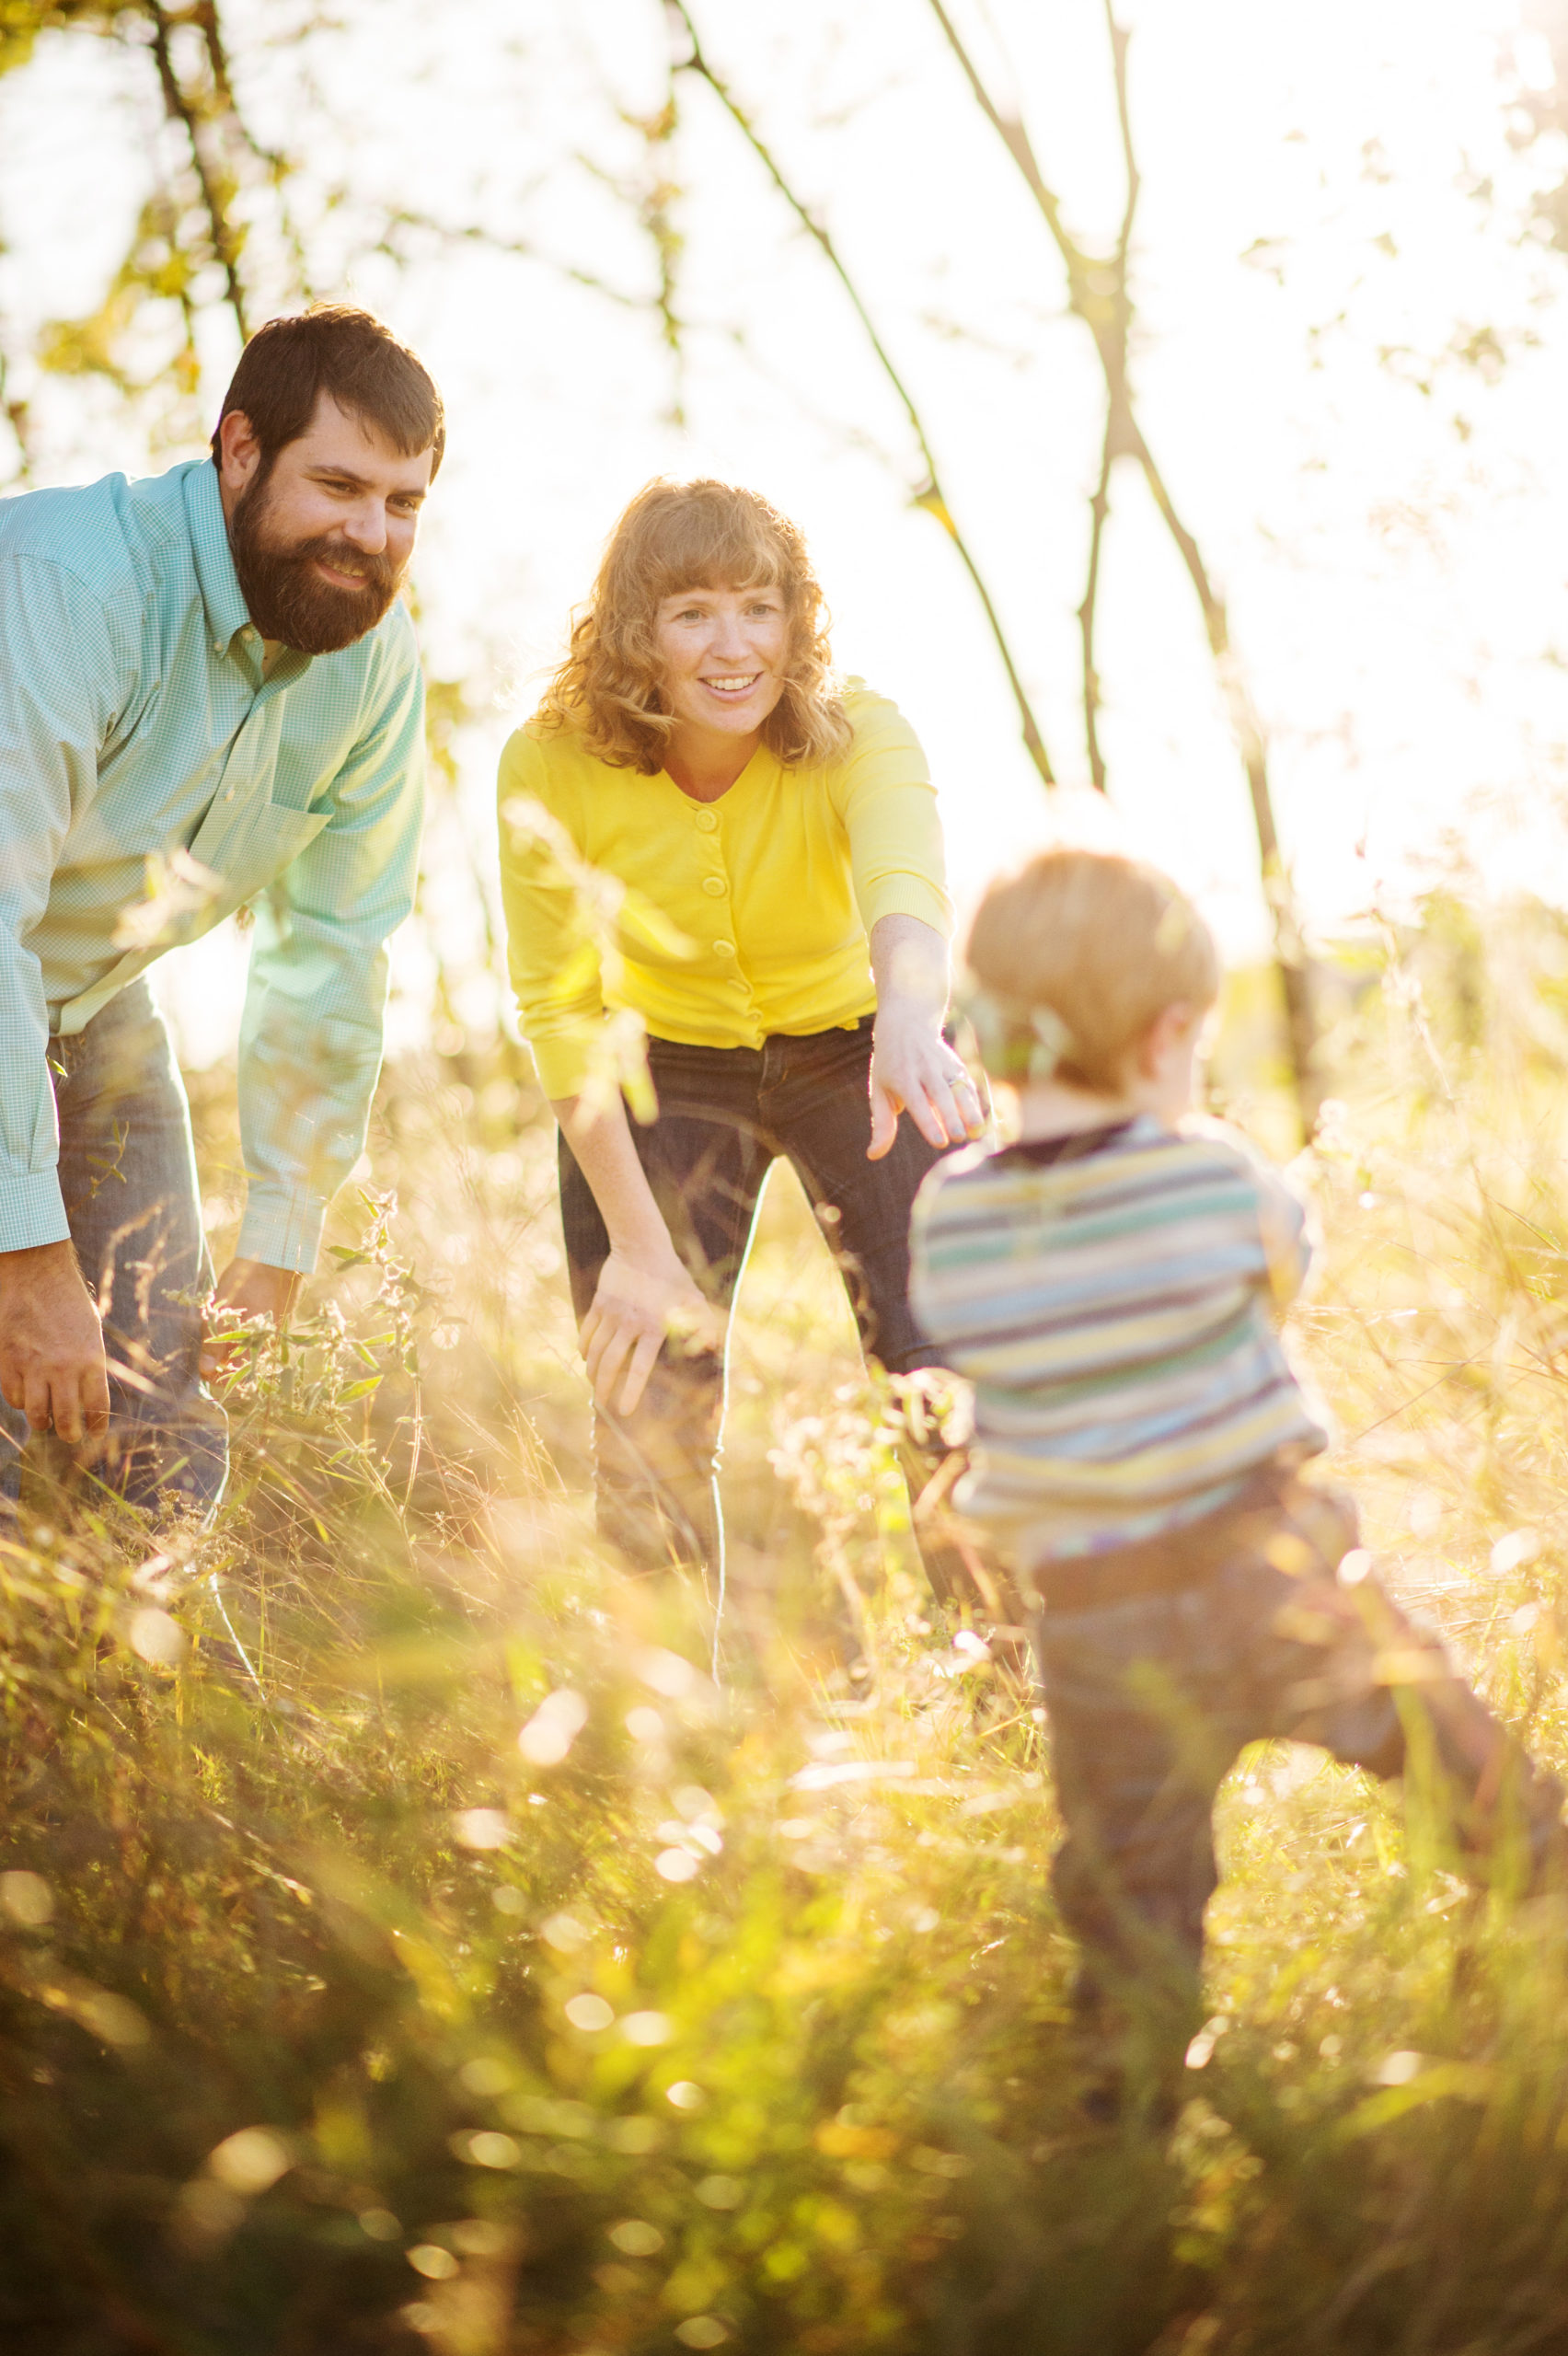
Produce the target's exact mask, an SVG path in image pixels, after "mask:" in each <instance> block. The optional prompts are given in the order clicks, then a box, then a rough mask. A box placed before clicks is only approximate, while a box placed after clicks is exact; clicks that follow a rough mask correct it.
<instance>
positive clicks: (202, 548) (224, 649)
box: [185, 458, 250, 654]
mask: <svg viewBox="0 0 1568 2356" xmlns="http://www.w3.org/2000/svg"><path fill="white" fill-rule="evenodd" d="M185 518H186V522H187V523H188V525H190V547H191V551H192V553H193V554H194V556H195V559H196V579H197V581H198V583H200V585H201V590H202V605H203V606H205V607H206V611H207V636H208V638H209V640H210V641H212V647H213V653H214V654H226V653H228V651H229V648H230V646H231V645H232V644H233V642H234V640H235V637H236V634H237V633H238V632H239V631H240V630H242V629H246V628H248V624H249V621H250V616H249V613H248V610H247V608H246V603H245V598H244V595H243V594H242V593H241V590H240V586H239V576H238V574H237V573H236V572H235V569H234V553H233V550H232V549H230V547H229V537H228V526H227V525H226V524H225V521H224V502H223V499H222V496H221V495H220V493H219V490H218V470H217V468H216V467H215V466H214V465H213V461H212V460H211V459H210V458H205V459H202V460H201V461H199V462H198V464H197V465H195V466H193V467H192V468H190V472H189V474H188V475H187V476H186V478H185Z"/></svg>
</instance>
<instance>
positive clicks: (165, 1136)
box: [0, 981, 228, 1512]
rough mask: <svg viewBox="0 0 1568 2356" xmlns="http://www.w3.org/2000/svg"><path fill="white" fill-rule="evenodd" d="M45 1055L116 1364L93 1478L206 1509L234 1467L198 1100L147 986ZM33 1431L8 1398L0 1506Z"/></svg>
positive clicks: (76, 1236) (83, 1255) (78, 1243)
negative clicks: (208, 1333)
mask: <svg viewBox="0 0 1568 2356" xmlns="http://www.w3.org/2000/svg"><path fill="white" fill-rule="evenodd" d="M49 1058H50V1076H51V1078H52V1080H53V1083H54V1099H55V1104H56V1107H57V1109H58V1113H59V1120H60V1185H61V1191H62V1193H63V1195H64V1198H65V1216H66V1218H67V1219H68V1220H69V1222H70V1227H71V1241H72V1242H73V1243H74V1244H75V1247H76V1256H77V1258H78V1260H79V1261H80V1263H81V1267H82V1274H83V1276H85V1277H86V1281H87V1284H88V1286H89V1288H91V1290H92V1292H93V1294H94V1297H95V1298H96V1299H97V1301H98V1310H99V1312H100V1314H101V1316H102V1318H103V1326H104V1347H105V1352H106V1354H107V1357H108V1359H109V1369H110V1375H109V1391H110V1438H109V1445H108V1449H107V1450H106V1452H105V1454H104V1455H103V1457H101V1458H100V1459H99V1461H98V1462H97V1464H95V1465H94V1467H93V1468H92V1474H93V1477H94V1478H96V1479H97V1480H98V1481H101V1482H102V1483H103V1484H105V1485H106V1486H107V1487H109V1488H110V1489H112V1490H115V1491H117V1492H118V1493H119V1494H120V1495H121V1496H123V1497H125V1498H126V1499H127V1500H128V1502H129V1503H131V1504H132V1505H137V1506H145V1507H152V1506H155V1505H157V1504H158V1503H159V1502H160V1501H162V1502H167V1503H172V1502H182V1503H188V1504H190V1505H192V1506H194V1507H196V1508H197V1509H198V1510H199V1511H201V1512H206V1511H209V1510H210V1509H211V1508H212V1507H213V1506H215V1505H216V1504H217V1502H218V1499H219V1498H220V1497H221V1496H222V1495H223V1488H224V1482H225V1478H226V1477H227V1472H228V1426H227V1419H226V1418H225V1415H224V1412H223V1409H222V1408H221V1407H220V1406H219V1405H218V1403H217V1402H216V1401H215V1400H214V1399H213V1398H212V1397H211V1396H210V1394H209V1393H208V1392H207V1390H206V1389H205V1387H204V1385H203V1384H202V1378H201V1370H200V1359H201V1351H202V1302H203V1301H204V1299H205V1298H206V1296H207V1294H208V1293H209V1292H210V1291H211V1290H212V1286H213V1265H212V1261H211V1260H210V1258H209V1257H208V1254H207V1245H206V1239H205V1236H204V1234H203V1232H202V1206H201V1199H200V1196H199V1195H198V1193H197V1185H196V1155H195V1149H194V1147H193V1145H192V1142H191V1137H190V1107H189V1105H188V1104H187V1103H186V1098H185V1090H184V1087H183V1086H182V1084H181V1081H180V1078H179V1070H178V1068H176V1065H175V1060H174V1052H173V1047H172V1044H171V1042H170V1039H169V1035H168V1030H167V1025H166V1024H165V1022H164V1019H163V1016H162V1015H161V1014H160V1013H159V1011H158V1009H157V1007H156V1004H155V1002H154V999H153V995H152V992H151V990H150V989H149V988H148V987H147V984H146V983H145V981H136V982H133V983H132V984H131V985H130V987H128V988H126V989H123V990H121V993H120V995H119V996H118V997H117V998H113V999H110V1002H109V1004H108V1005H107V1006H106V1007H105V1008H104V1010H103V1011H102V1012H101V1013H100V1014H98V1015H95V1016H94V1018H93V1020H92V1022H89V1023H88V1024H87V1026H86V1030H85V1031H82V1032H80V1033H79V1034H77V1035H76V1036H75V1038H69V1039H52V1040H51V1041H50V1045H49ZM3 1281H4V1278H3V1276H0V1282H3ZM27 1437H28V1425H27V1418H26V1416H25V1415H22V1414H20V1413H19V1412H18V1411H17V1409H15V1408H12V1407H7V1406H6V1405H5V1404H4V1403H0V1504H3V1503H5V1502H6V1501H9V1502H12V1503H14V1502H15V1500H16V1498H17V1494H18V1490H19V1486H20V1470H21V1451H22V1448H23V1445H24V1443H25V1442H26V1440H27Z"/></svg>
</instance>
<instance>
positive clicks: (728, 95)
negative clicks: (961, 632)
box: [666, 0, 1056, 786]
mask: <svg viewBox="0 0 1568 2356" xmlns="http://www.w3.org/2000/svg"><path fill="white" fill-rule="evenodd" d="M666 5H667V6H668V9H669V13H670V14H671V16H672V17H674V18H676V19H678V21H679V22H680V24H681V25H682V26H683V27H684V29H685V30H686V38H687V40H689V42H690V45H691V50H690V55H689V56H687V57H686V58H684V59H682V60H680V61H679V62H678V64H677V68H676V70H677V71H678V72H683V73H689V74H695V75H698V78H699V79H700V80H702V81H704V82H706V83H707V84H708V87H709V89H710V90H711V91H712V92H713V94H714V96H715V98H717V99H718V100H719V102H720V104H721V106H722V107H723V109H724V110H725V112H726V113H727V114H728V115H729V117H730V119H731V121H732V122H733V123H734V125H735V127H736V129H737V130H738V131H739V132H740V133H741V135H742V137H743V138H744V140H745V142H746V144H747V145H748V146H749V147H750V149H751V151H752V153H753V155H754V156H755V157H756V159H757V161H758V162H759V163H760V164H761V166H762V167H763V169H764V170H765V171H766V172H767V176H768V178H769V179H771V181H772V182H773V185H774V187H775V188H776V189H777V190H778V193H779V195H780V196H781V197H782V198H783V199H784V202H785V203H786V204H788V206H789V207H790V211H791V212H792V213H793V214H794V215H795V218H796V219H797V221H799V223H800V224H801V227H802V228H803V229H804V230H805V232H806V234H807V236H808V237H810V238H811V239H812V240H813V244H814V245H815V246H816V248H817V250H818V251H819V252H820V253H821V255H822V256H823V259H824V260H825V261H826V263H827V265H828V267H829V269H830V270H831V271H833V274H834V276H835V277H836V279H837V281H838V283H839V285H840V287H841V288H842V289H843V291H844V294H845V295H846V296H847V298H848V302H849V305H850V307H851V309H852V310H853V311H854V313H855V316H856V318H858V319H859V323H860V326H861V329H863V331H864V333H865V336H866V340H867V341H868V342H869V343H870V347H871V350H872V352H874V353H875V355H876V358H877V361H878V363H879V364H880V365H881V368H882V374H883V375H885V376H886V378H887V380H888V383H889V384H890V385H891V386H892V387H893V389H894V393H895V394H896V395H897V397H898V399H899V401H900V403H901V405H902V407H903V410H904V414H905V419H906V420H907V422H908V425H909V430H910V433H912V435H913V436H914V440H915V445H916V448H917V450H918V451H919V454H920V458H921V462H922V464H923V465H924V467H925V469H926V479H925V482H924V484H923V485H922V487H921V488H920V490H919V491H917V492H916V494H915V502H914V503H915V504H916V506H917V507H923V508H925V509H926V511H927V513H928V514H932V515H934V516H935V517H936V518H937V520H938V522H939V523H940V525H942V527H943V529H944V530H945V531H946V532H947V534H948V537H949V538H950V539H951V541H952V544H953V546H954V548H955V549H957V551H958V556H959V560H960V562H961V563H962V564H963V569H964V571H965V572H967V573H968V575H969V578H970V582H971V583H972V585H973V587H974V592H975V595H977V596H978V598H979V600H980V606H981V610H982V611H983V613H984V614H985V617H986V622H987V623H988V624H989V626H990V631H991V637H992V640H993V641H994V643H995V645H996V648H997V653H998V654H999V655H1000V657H1001V661H1002V667H1003V669H1004V670H1005V672H1006V673H1007V678H1008V685H1009V687H1010V688H1011V689H1012V694H1013V701H1014V703H1015V704H1016V705H1017V707H1018V715H1019V722H1020V730H1021V733H1022V736H1023V742H1024V747H1025V749H1026V751H1027V752H1028V754H1029V756H1030V759H1031V760H1032V762H1033V764H1034V767H1035V768H1036V770H1037V771H1038V772H1039V775H1040V779H1041V781H1042V783H1043V784H1045V785H1047V786H1051V785H1055V782H1056V776H1055V770H1054V769H1053V768H1052V766H1051V758H1050V755H1049V754H1048V753H1047V752H1046V749H1045V741H1044V738H1043V736H1042V734H1041V733H1040V727H1039V723H1038V722H1037V721H1036V720H1035V717H1034V710H1033V707H1032V704H1031V702H1030V699H1029V695H1028V691H1027V690H1026V688H1025V687H1024V684H1023V681H1022V679H1021V678H1020V676H1019V672H1018V666H1017V664H1015V662H1014V661H1013V656H1012V650H1011V648H1010V647H1009V644H1008V641H1007V635H1006V633H1005V631H1004V630H1003V629H1002V624H1001V618H1000V616H999V615H998V614H997V608H996V606H995V604H994V603H993V601H992V597H991V593H990V591H989V589H988V588H987V587H986V582H985V579H984V577H983V575H982V573H981V572H980V568H979V565H978V564H977V563H976V561H975V559H974V551H973V550H972V549H971V548H970V546H969V543H968V541H967V540H966V539H965V537H964V536H963V532H962V531H961V530H960V528H959V526H958V525H957V523H956V522H955V521H954V518H953V514H952V510H951V507H950V506H949V505H948V502H947V498H946V495H945V493H944V491H943V490H942V486H941V479H940V474H939V471H938V468H937V461H936V456H935V453H934V452H933V450H932V448H931V445H930V442H929V440H928V437H927V433H926V428H925V423H924V421H923V420H922V418H921V415H920V412H919V410H918V409H917V406H916V403H915V398H914V396H913V394H912V393H911V392H910V390H909V387H908V386H907V384H906V383H905V379H904V377H903V375H902V374H901V373H900V371H899V369H898V367H897V365H896V364H895V362H894V358H893V356H892V354H891V352H889V351H888V349H887V346H886V345H885V344H884V343H883V341H882V337H881V335H880V334H879V333H878V331H877V328H876V323H875V321H874V320H873V319H872V318H871V315H870V311H869V310H868V309H867V307H866V304H865V301H864V298H863V297H862V295H861V294H860V291H859V287H858V286H857V285H856V283H855V281H854V280H853V279H852V278H851V276H850V274H849V271H848V269H847V266H846V264H845V262H844V260H843V258H842V256H841V255H840V253H839V251H838V248H837V247H836V244H835V242H834V240H833V237H832V236H831V235H830V233H829V232H828V230H827V229H826V227H825V226H824V224H823V223H822V222H821V221H819V220H818V218H817V216H816V215H815V214H814V213H813V212H812V211H811V209H810V207H809V206H808V205H807V204H806V203H805V202H803V201H802V199H801V197H799V196H797V195H796V193H795V191H794V189H793V188H792V187H791V186H790V182H789V180H788V179H786V178H785V176H784V173H783V170H782V169H781V167H780V166H779V164H778V160H777V158H776V157H775V156H774V154H773V152H772V150H771V148H770V147H769V146H768V145H767V142H766V141H765V140H764V139H763V137H762V135H761V133H759V132H758V131H757V129H756V127H755V124H754V123H753V122H752V121H751V119H750V117H749V116H748V115H747V114H746V112H745V110H744V108H743V107H742V106H741V105H740V103H739V102H738V100H737V99H736V98H735V97H734V95H733V93H732V91H731V89H730V87H729V86H728V84H727V83H726V82H725V81H724V80H723V78H722V76H721V75H719V74H718V73H717V72H716V71H715V70H714V68H713V67H712V66H711V65H710V64H709V62H708V58H707V55H706V53H705V52H704V50H703V47H702V43H701V40H700V39H699V37H698V30H697V27H696V25H695V24H694V23H693V21H692V17H691V11H690V9H689V8H688V7H687V6H686V0H666Z"/></svg>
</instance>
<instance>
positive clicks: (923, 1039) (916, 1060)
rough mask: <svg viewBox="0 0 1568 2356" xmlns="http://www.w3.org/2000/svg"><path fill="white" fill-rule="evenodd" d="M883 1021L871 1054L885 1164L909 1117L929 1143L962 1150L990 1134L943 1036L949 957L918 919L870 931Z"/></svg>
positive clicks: (875, 1130)
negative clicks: (962, 1146)
mask: <svg viewBox="0 0 1568 2356" xmlns="http://www.w3.org/2000/svg"><path fill="white" fill-rule="evenodd" d="M871 970H872V972H873V974H874V975H875V976H876V984H877V1020H876V1031H875V1034H874V1039H873V1044H872V1052H871V1141H870V1145H869V1146H868V1147H867V1149H866V1158H867V1160H868V1161H881V1160H882V1156H883V1154H884V1153H886V1152H888V1151H889V1150H890V1149H891V1147H892V1145H893V1142H894V1138H896V1137H897V1135H898V1116H899V1114H901V1113H907V1114H908V1115H909V1117H910V1119H911V1120H912V1121H913V1122H914V1124H915V1126H916V1127H917V1129H918V1130H919V1132H920V1135H921V1136H922V1137H923V1138H925V1139H926V1142H927V1143H928V1145H934V1146H939V1147H940V1146H949V1145H957V1144H959V1143H960V1142H961V1141H962V1140H963V1138H978V1137H983V1136H984V1135H985V1130H986V1109H985V1106H984V1105H983V1104H982V1103H981V1101H980V1096H979V1092H978V1091H977V1090H976V1088H975V1086H974V1081H973V1080H971V1079H970V1077H969V1074H968V1072H967V1071H966V1070H965V1068H964V1065H963V1057H960V1056H957V1055H955V1054H954V1052H953V1050H952V1049H951V1047H950V1046H949V1045H948V1043H947V1041H946V1040H945V1039H944V1038H943V1037H942V1017H943V1016H944V1015H945V1014H946V1012H947V1000H948V951H947V942H946V941H944V940H943V939H942V937H941V934H940V932H936V931H934V930H932V928H931V927H930V926H929V925H928V924H922V923H921V921H920V919H919V918H918V917H905V916H894V917H883V918H881V920H880V921H879V922H878V923H877V924H876V925H875V926H874V927H873V928H872V931H871Z"/></svg>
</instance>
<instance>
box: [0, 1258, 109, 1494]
mask: <svg viewBox="0 0 1568 2356" xmlns="http://www.w3.org/2000/svg"><path fill="white" fill-rule="evenodd" d="M0 1392H4V1394H5V1398H6V1404H7V1406H11V1407H18V1408H20V1409H21V1410H22V1412H23V1413H24V1414H25V1415H26V1416H27V1419H28V1421H29V1424H30V1425H31V1426H32V1427H33V1429H34V1431H35V1432H46V1431H48V1430H49V1429H50V1428H51V1427H52V1428H53V1429H54V1430H55V1431H56V1432H57V1433H58V1434H59V1436H60V1438H62V1439H63V1440H64V1441H66V1442H67V1443H68V1444H69V1445H70V1446H71V1447H72V1448H77V1449H84V1451H85V1452H86V1453H88V1454H94V1453H96V1452H97V1449H98V1447H99V1445H100V1444H101V1442H102V1440H103V1437H104V1434H105V1432H106V1431H107V1430H108V1429H109V1374H108V1370H107V1369H106V1368H105V1365H104V1357H103V1327H102V1325H101V1324H100V1323H99V1322H98V1308H97V1305H96V1303H95V1302H94V1299H93V1297H92V1295H91V1293H90V1292H89V1291H88V1290H87V1288H86V1285H85V1284H84V1283H83V1281H82V1272H81V1270H80V1268H78V1266H77V1265H76V1253H75V1247H74V1246H73V1245H71V1244H69V1243H40V1244H38V1245H36V1246H35V1247H34V1249H33V1250H31V1251H30V1252H0Z"/></svg>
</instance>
